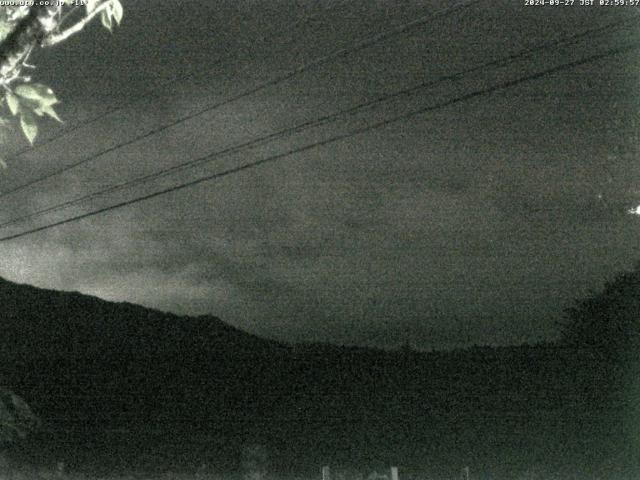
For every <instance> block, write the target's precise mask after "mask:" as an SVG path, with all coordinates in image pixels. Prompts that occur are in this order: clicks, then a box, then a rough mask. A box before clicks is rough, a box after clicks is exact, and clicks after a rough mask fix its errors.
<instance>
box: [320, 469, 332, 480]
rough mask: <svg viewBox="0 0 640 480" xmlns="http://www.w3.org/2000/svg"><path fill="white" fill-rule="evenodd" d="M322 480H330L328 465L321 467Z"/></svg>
mask: <svg viewBox="0 0 640 480" xmlns="http://www.w3.org/2000/svg"><path fill="white" fill-rule="evenodd" d="M322 480H331V470H330V469H329V467H322Z"/></svg>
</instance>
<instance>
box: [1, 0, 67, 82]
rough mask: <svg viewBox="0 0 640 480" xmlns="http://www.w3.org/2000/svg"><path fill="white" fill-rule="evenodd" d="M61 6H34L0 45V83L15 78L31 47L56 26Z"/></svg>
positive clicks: (40, 41) (39, 42)
mask: <svg viewBox="0 0 640 480" xmlns="http://www.w3.org/2000/svg"><path fill="white" fill-rule="evenodd" d="M51 3H52V4H54V2H51ZM60 8H62V7H61V6H52V5H41V4H39V3H36V4H34V5H33V6H32V7H31V8H30V9H29V13H28V14H27V15H26V16H25V17H24V18H22V19H21V20H20V21H19V22H18V23H17V25H16V27H15V28H14V29H13V31H12V32H11V33H10V34H9V35H7V37H6V38H5V39H4V40H3V41H2V42H1V43H0V83H5V79H7V78H11V77H15V76H16V75H17V74H18V72H19V70H20V66H21V63H22V61H23V60H24V59H25V57H26V56H27V54H28V53H29V52H30V50H31V49H33V47H35V46H36V45H40V44H41V43H42V41H43V40H44V39H45V38H46V36H47V35H48V34H49V33H50V32H51V31H52V30H53V29H54V28H55V27H56V26H57V20H56V18H57V13H58V11H59V9H60Z"/></svg>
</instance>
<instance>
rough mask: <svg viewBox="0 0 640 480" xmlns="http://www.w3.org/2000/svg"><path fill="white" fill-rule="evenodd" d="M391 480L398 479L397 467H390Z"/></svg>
mask: <svg viewBox="0 0 640 480" xmlns="http://www.w3.org/2000/svg"><path fill="white" fill-rule="evenodd" d="M391 480H399V479H398V467H391Z"/></svg>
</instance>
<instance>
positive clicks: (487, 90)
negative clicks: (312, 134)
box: [0, 43, 640, 242]
mask: <svg viewBox="0 0 640 480" xmlns="http://www.w3.org/2000/svg"><path fill="white" fill-rule="evenodd" d="M638 49H640V43H634V44H630V45H626V46H623V47H618V48H614V49H609V50H607V51H606V52H603V53H599V54H595V55H591V56H589V57H586V58H583V59H580V60H576V61H573V62H570V63H565V64H562V65H558V66H556V67H552V68H549V69H546V70H542V71H540V72H536V73H533V74H529V75H526V76H523V77H520V78H517V79H515V80H509V81H506V82H502V83H499V84H497V85H494V86H492V87H488V88H485V89H481V90H475V91H473V92H471V93H467V94H465V95H462V96H459V97H456V98H453V99H450V100H446V101H443V102H440V103H438V104H436V105H432V106H428V107H423V108H420V109H418V110H414V111H411V112H407V113H404V114H402V115H397V116H395V117H392V118H388V119H385V120H382V121H379V122H376V123H373V124H370V125H367V126H365V127H361V128H358V129H355V130H352V131H350V132H348V133H343V134H340V135H336V136H333V137H330V138H327V139H324V140H320V141H318V142H314V143H311V144H308V145H305V146H302V147H297V148H293V149H290V150H288V151H285V152H283V153H278V154H275V155H271V156H269V157H266V158H262V159H260V160H256V161H253V162H250V163H246V164H244V165H240V166H237V167H233V168H229V169H227V170H223V171H221V172H217V173H214V174H211V175H206V176H203V177H199V178H197V179H195V180H191V181H188V182H184V183H180V184H178V185H174V186H171V187H168V188H165V189H162V190H159V191H156V192H153V193H149V194H146V195H142V196H139V197H136V198H133V199H130V200H126V201H123V202H119V203H116V204H113V205H109V206H106V207H102V208H99V209H96V210H93V211H90V212H86V213H83V214H81V215H76V216H74V217H70V218H67V219H64V220H60V221H57V222H53V223H49V224H47V225H43V226H40V227H37V228H33V229H30V230H26V231H24V232H20V233H17V234H13V235H8V236H5V237H1V238H0V242H5V241H9V240H13V239H16V238H21V237H24V236H27V235H31V234H33V233H37V232H41V231H44V230H49V229H51V228H54V227H58V226H61V225H65V224H68V223H72V222H76V221H79V220H82V219H85V218H89V217H93V216H95V215H98V214H101V213H104V212H108V211H111V210H115V209H118V208H122V207H125V206H128V205H133V204H135V203H138V202H142V201H144V200H149V199H151V198H155V197H159V196H161V195H165V194H167V193H172V192H175V191H178V190H182V189H184V188H187V187H191V186H194V185H197V184H200V183H203V182H207V181H211V180H217V179H219V178H222V177H226V176H229V175H232V174H235V173H239V172H242V171H244V170H250V169H253V168H256V167H258V166H261V165H264V164H267V163H272V162H274V161H276V160H280V159H283V158H286V157H289V156H291V155H295V154H298V153H303V152H306V151H308V150H312V149H315V148H318V147H322V146H325V145H329V144H331V143H335V142H339V141H342V140H346V139H348V138H351V137H354V136H357V135H361V134H363V133H366V132H369V131H371V130H375V129H378V128H383V127H385V126H387V125H390V124H393V123H397V122H400V121H403V120H408V119H410V118H413V117H415V116H418V115H421V114H424V113H428V112H432V111H435V110H439V109H441V108H445V107H448V106H451V105H455V104H457V103H461V102H464V101H467V100H471V99H473V98H477V97H482V96H486V95H490V94H492V93H494V92H497V91H500V90H504V89H507V88H510V87H513V86H515V85H518V84H520V83H523V82H527V81H531V80H537V79H540V78H544V77H546V76H549V75H553V74H555V73H557V72H561V71H564V70H569V69H572V68H575V67H578V66H581V65H585V64H588V63H593V62H596V61H598V60H602V59H604V58H607V57H611V56H615V55H620V54H622V53H626V52H630V51H633V50H638Z"/></svg>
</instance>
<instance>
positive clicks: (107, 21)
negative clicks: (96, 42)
mask: <svg viewBox="0 0 640 480" xmlns="http://www.w3.org/2000/svg"><path fill="white" fill-rule="evenodd" d="M107 10H109V8H107ZM107 10H103V11H102V12H100V21H101V22H102V25H104V28H106V29H107V30H109V31H111V27H112V26H113V22H112V20H111V12H109V11H107Z"/></svg>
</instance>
